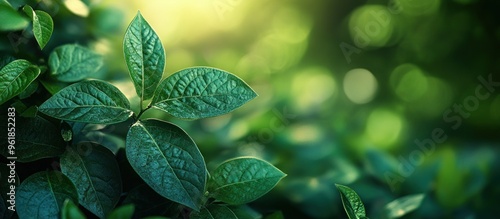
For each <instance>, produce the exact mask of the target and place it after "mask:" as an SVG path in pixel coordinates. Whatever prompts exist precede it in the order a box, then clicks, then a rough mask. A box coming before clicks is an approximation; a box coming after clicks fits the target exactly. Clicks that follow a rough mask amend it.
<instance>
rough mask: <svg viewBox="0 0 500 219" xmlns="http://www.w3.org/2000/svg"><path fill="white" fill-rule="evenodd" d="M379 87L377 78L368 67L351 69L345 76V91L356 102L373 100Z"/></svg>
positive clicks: (362, 102) (361, 102)
mask: <svg viewBox="0 0 500 219" xmlns="http://www.w3.org/2000/svg"><path fill="white" fill-rule="evenodd" d="M377 87H378V84H377V79H376V78H375V77H374V76H373V74H372V73H371V72H370V71H368V70H366V69H362V68H357V69H353V70H350V71H349V72H347V74H346V75H345V77H344V92H345V94H346V95H347V97H348V98H349V100H351V101H352V102H353V103H356V104H364V103H368V102H370V101H372V100H373V98H374V96H375V93H376V91H377Z"/></svg>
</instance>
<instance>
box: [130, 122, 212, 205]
mask: <svg viewBox="0 0 500 219" xmlns="http://www.w3.org/2000/svg"><path fill="white" fill-rule="evenodd" d="M126 153H127V159H128V161H129V162H130V165H131V166H132V167H133V168H134V170H135V172H137V174H139V176H141V178H142V179H143V180H144V181H145V182H146V183H147V184H148V185H149V186H150V187H151V188H152V189H153V190H155V191H156V192H157V193H158V194H160V195H162V196H163V197H165V198H167V199H170V200H172V201H175V202H178V203H180V204H183V205H186V206H188V207H190V208H192V209H195V210H199V208H200V206H199V204H200V201H201V198H202V196H203V193H204V191H205V182H206V167H205V162H204V160H203V157H202V155H201V153H200V151H199V150H198V147H197V146H196V144H195V143H194V141H193V140H192V139H191V138H190V137H189V136H188V135H187V134H186V133H185V132H184V131H183V130H182V129H181V128H179V127H177V126H175V125H174V124H171V123H168V122H163V121H159V120H145V121H139V122H137V123H135V124H134V125H132V127H131V128H130V130H129V132H128V134H127V140H126Z"/></svg>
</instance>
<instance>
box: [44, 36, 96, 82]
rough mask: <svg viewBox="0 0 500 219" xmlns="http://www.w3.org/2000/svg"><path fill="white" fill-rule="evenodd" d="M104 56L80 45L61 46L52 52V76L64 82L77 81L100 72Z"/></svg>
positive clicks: (50, 61)
mask: <svg viewBox="0 0 500 219" xmlns="http://www.w3.org/2000/svg"><path fill="white" fill-rule="evenodd" d="M103 64H104V63H103V59H102V56H100V55H99V54H97V53H95V52H93V51H92V50H90V49H87V48H85V47H83V46H79V45H76V44H75V45H73V44H68V45H63V46H59V47H57V48H56V49H54V51H52V52H51V53H50V56H49V68H50V76H51V77H53V78H55V79H57V80H59V81H63V82H76V81H80V80H82V79H85V78H88V77H90V76H91V75H93V74H95V73H97V72H99V71H100V70H101V68H102V66H103Z"/></svg>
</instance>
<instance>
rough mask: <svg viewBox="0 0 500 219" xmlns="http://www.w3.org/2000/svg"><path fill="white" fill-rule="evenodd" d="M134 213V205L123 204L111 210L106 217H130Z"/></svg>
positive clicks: (114, 218)
mask: <svg viewBox="0 0 500 219" xmlns="http://www.w3.org/2000/svg"><path fill="white" fill-rule="evenodd" d="M133 215H134V205H123V206H120V207H118V208H116V209H115V210H114V211H112V212H111V213H110V214H109V215H108V217H106V218H107V219H130V218H132V216H133Z"/></svg>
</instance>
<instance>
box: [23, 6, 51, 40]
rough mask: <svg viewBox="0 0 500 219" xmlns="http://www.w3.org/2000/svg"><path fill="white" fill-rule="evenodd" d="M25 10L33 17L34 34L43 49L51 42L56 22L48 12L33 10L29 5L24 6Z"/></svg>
mask: <svg viewBox="0 0 500 219" xmlns="http://www.w3.org/2000/svg"><path fill="white" fill-rule="evenodd" d="M23 10H24V12H25V13H26V14H27V15H28V16H29V17H30V18H31V19H32V21H33V34H34V35H35V39H36V41H37V42H38V45H39V46H40V49H43V48H44V47H45V45H47V43H48V42H49V40H50V37H51V36H52V31H54V22H53V21H52V17H50V15H49V14H47V12H44V11H40V10H33V8H31V6H29V5H26V6H24V7H23Z"/></svg>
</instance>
